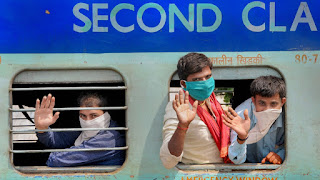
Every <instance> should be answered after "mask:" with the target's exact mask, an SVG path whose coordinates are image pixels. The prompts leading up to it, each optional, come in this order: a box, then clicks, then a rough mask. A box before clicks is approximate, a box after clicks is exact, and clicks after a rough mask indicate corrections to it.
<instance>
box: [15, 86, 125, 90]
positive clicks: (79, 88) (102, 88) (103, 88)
mask: <svg viewBox="0 0 320 180" xmlns="http://www.w3.org/2000/svg"><path fill="white" fill-rule="evenodd" d="M126 89H127V87H126V86H115V87H100V86H99V87H98V86H97V87H95V86H92V87H91V86H90V87H35V88H9V91H46V90H49V91H50V90H126Z"/></svg>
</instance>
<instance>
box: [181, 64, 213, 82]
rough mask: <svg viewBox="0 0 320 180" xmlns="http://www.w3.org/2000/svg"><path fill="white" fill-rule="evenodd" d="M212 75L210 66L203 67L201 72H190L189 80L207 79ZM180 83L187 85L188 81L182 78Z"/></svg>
mask: <svg viewBox="0 0 320 180" xmlns="http://www.w3.org/2000/svg"><path fill="white" fill-rule="evenodd" d="M211 77H212V72H211V69H210V67H209V66H206V67H204V68H202V70H201V72H197V73H193V74H190V75H189V76H188V77H187V81H205V80H208V79H209V78H211ZM180 83H181V84H182V85H183V86H184V87H186V83H185V82H184V81H183V80H181V81H180Z"/></svg>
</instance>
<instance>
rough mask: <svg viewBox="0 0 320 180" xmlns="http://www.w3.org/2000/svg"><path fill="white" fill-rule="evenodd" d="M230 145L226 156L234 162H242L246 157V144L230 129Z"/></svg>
mask: <svg viewBox="0 0 320 180" xmlns="http://www.w3.org/2000/svg"><path fill="white" fill-rule="evenodd" d="M230 139H231V145H230V146H229V149H228V150H229V151H228V156H229V159H230V160H231V161H232V162H233V163H234V164H242V163H244V162H245V161H246V158H247V145H246V143H245V142H243V141H240V140H238V139H237V133H236V132H235V131H234V130H231V135H230Z"/></svg>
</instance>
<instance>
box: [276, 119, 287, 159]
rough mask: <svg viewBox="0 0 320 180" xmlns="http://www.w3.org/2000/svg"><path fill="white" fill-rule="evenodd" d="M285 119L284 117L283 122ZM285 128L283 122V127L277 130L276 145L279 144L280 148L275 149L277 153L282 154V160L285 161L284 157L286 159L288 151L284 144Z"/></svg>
mask: <svg viewBox="0 0 320 180" xmlns="http://www.w3.org/2000/svg"><path fill="white" fill-rule="evenodd" d="M283 119H284V118H283ZM283 119H282V122H283ZM284 130H285V128H284V123H282V127H281V128H280V129H279V131H278V132H277V142H276V146H277V147H278V148H276V150H275V153H277V154H278V155H279V156H280V158H281V160H282V162H283V161H284V159H285V153H286V151H285V146H284V138H285V136H284Z"/></svg>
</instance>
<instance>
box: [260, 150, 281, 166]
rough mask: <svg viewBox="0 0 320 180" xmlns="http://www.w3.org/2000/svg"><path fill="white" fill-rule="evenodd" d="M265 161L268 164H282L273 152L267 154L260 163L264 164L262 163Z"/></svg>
mask: <svg viewBox="0 0 320 180" xmlns="http://www.w3.org/2000/svg"><path fill="white" fill-rule="evenodd" d="M266 161H269V162H270V163H273V164H281V163H282V159H281V157H280V156H279V155H278V154H277V153H275V152H269V154H268V155H267V156H266V157H265V158H263V159H262V161H261V163H262V164H264V163H266Z"/></svg>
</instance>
